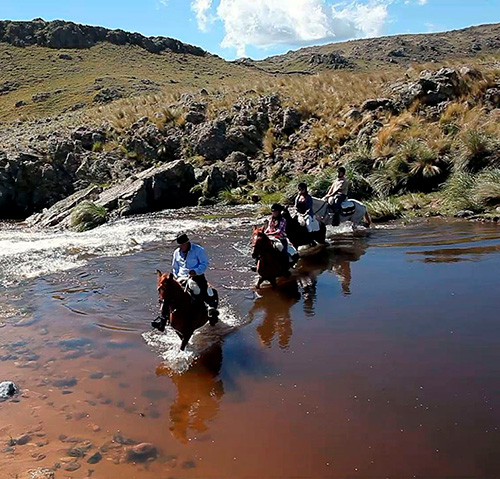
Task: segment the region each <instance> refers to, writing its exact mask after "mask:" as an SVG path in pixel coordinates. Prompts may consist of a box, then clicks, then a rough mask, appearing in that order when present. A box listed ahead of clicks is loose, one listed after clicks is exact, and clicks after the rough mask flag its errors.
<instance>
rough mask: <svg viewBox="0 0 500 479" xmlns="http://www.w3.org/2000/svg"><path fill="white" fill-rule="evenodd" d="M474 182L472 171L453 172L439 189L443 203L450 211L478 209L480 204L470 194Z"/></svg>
mask: <svg viewBox="0 0 500 479" xmlns="http://www.w3.org/2000/svg"><path fill="white" fill-rule="evenodd" d="M474 184H475V178H474V175H473V174H472V173H470V172H467V171H457V172H455V173H453V175H451V176H450V178H448V180H447V181H446V183H445V184H444V186H443V189H442V191H441V195H442V198H443V200H442V201H443V205H444V206H445V207H446V208H448V209H449V210H451V211H459V210H471V211H480V210H481V206H480V205H479V204H478V203H477V202H476V199H475V198H474V195H473V194H472V189H473V187H474Z"/></svg>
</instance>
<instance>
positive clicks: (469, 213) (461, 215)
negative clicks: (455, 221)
mask: <svg viewBox="0 0 500 479" xmlns="http://www.w3.org/2000/svg"><path fill="white" fill-rule="evenodd" d="M471 216H474V211H470V210H463V211H459V212H458V213H457V214H456V215H455V218H470V217H471Z"/></svg>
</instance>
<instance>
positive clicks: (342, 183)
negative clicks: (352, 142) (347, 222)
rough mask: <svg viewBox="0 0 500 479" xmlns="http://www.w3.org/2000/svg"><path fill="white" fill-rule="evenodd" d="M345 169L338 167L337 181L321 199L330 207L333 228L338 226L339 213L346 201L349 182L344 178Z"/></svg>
mask: <svg viewBox="0 0 500 479" xmlns="http://www.w3.org/2000/svg"><path fill="white" fill-rule="evenodd" d="M345 173H346V171H345V168H344V167H343V166H340V167H339V169H338V170H337V179H336V180H335V181H334V182H333V183H332V185H331V186H330V188H329V189H328V192H327V193H326V195H325V196H324V197H323V200H324V201H327V202H328V204H329V205H330V208H331V212H332V213H333V221H332V225H333V226H338V225H339V224H340V212H341V210H342V203H343V202H344V201H345V200H347V193H348V190H349V182H348V180H347V178H346V176H345Z"/></svg>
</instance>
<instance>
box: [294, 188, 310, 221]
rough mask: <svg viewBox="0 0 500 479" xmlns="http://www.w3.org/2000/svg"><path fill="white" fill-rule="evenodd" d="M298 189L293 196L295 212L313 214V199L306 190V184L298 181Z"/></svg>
mask: <svg viewBox="0 0 500 479" xmlns="http://www.w3.org/2000/svg"><path fill="white" fill-rule="evenodd" d="M298 189H299V193H298V194H297V196H296V198H295V209H296V210H297V213H300V214H306V213H307V214H308V215H309V216H313V215H314V211H313V199H312V197H311V195H310V194H309V193H308V192H307V185H306V184H305V183H299V187H298Z"/></svg>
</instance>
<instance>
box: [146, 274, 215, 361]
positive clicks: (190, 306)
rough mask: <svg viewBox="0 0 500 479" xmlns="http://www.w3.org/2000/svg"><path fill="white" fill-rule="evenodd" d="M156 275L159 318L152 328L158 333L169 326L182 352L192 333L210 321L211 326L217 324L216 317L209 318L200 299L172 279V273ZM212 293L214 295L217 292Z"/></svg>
mask: <svg viewBox="0 0 500 479" xmlns="http://www.w3.org/2000/svg"><path fill="white" fill-rule="evenodd" d="M156 274H157V275H158V295H159V297H160V301H162V309H161V317H160V318H159V319H160V320H159V322H158V321H157V320H155V321H154V322H153V326H154V327H156V328H157V329H159V330H160V331H164V330H165V326H166V325H167V323H168V324H170V326H172V328H174V330H175V332H176V333H177V334H178V335H179V337H180V338H181V341H182V343H181V351H184V349H185V348H186V345H187V343H188V342H189V340H190V339H191V336H192V335H193V333H194V332H195V331H196V330H197V329H199V328H201V327H202V326H204V325H205V324H206V323H207V321H210V325H211V326H215V324H216V323H217V317H213V318H210V317H209V316H208V309H207V307H206V305H205V303H204V302H203V300H202V299H197V298H193V296H192V295H191V294H190V293H189V292H188V291H187V290H186V289H185V288H184V287H183V286H182V285H181V284H180V283H179V282H178V281H177V280H176V279H175V278H174V275H173V274H172V273H167V274H162V273H161V271H156ZM213 291H214V295H217V292H216V291H215V289H214V290H213Z"/></svg>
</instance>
